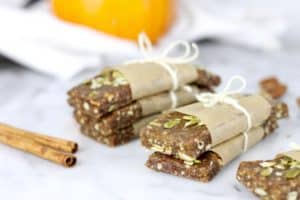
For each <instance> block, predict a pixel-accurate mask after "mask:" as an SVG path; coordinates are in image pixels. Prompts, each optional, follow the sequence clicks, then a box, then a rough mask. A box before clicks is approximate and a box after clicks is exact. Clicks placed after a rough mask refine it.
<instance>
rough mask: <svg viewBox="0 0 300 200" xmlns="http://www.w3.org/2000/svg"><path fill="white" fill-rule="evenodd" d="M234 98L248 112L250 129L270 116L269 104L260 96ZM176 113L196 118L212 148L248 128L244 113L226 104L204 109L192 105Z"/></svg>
mask: <svg viewBox="0 0 300 200" xmlns="http://www.w3.org/2000/svg"><path fill="white" fill-rule="evenodd" d="M235 98H236V99H237V100H238V101H239V104H240V105H241V106H243V107H244V108H245V109H246V110H247V111H248V112H249V114H250V116H251V120H252V127H256V126H259V125H261V124H262V123H263V122H264V121H265V120H266V119H267V118H268V117H269V116H270V115H271V104H270V103H269V102H268V101H267V100H266V99H265V98H264V97H262V96H260V95H251V96H239V97H235ZM176 111H178V112H181V113H183V114H187V115H193V116H196V117H198V118H199V119H200V120H201V121H202V122H203V123H204V124H205V125H206V127H207V128H208V130H209V132H210V134H211V139H212V146H215V145H217V144H220V143H222V142H224V141H225V140H227V139H230V138H233V137H235V136H237V135H238V134H240V133H242V132H244V131H246V130H247V126H248V124H247V118H246V116H245V115H244V113H242V112H241V111H240V110H238V109H237V108H235V107H233V106H231V105H228V104H217V105H215V106H213V107H209V108H205V107H204V106H203V105H202V103H194V104H191V105H188V106H184V107H181V108H179V109H176Z"/></svg>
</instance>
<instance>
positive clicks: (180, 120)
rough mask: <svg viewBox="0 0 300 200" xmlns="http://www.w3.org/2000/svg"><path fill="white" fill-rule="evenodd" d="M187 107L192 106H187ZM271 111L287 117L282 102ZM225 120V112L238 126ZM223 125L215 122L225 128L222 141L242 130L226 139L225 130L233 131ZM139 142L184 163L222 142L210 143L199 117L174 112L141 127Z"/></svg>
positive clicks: (207, 132)
mask: <svg viewBox="0 0 300 200" xmlns="http://www.w3.org/2000/svg"><path fill="white" fill-rule="evenodd" d="M245 98H247V97H245ZM190 107H194V106H193V105H190ZM209 109H210V108H208V110H207V112H204V113H205V114H207V113H208V112H210V110H209ZM274 109H275V110H280V112H279V111H278V112H276V114H277V115H278V116H279V117H280V115H286V114H287V106H286V105H285V104H283V103H281V104H278V105H276V106H273V110H274ZM199 110H200V108H199ZM259 111H260V109H257V112H259ZM215 113H217V112H215ZM214 116H216V117H214ZM214 116H213V117H212V118H213V119H214V118H217V119H220V118H219V116H218V113H217V114H216V115H214ZM241 116H242V117H243V115H238V116H236V118H239V117H241ZM269 116H270V114H268V116H267V117H266V118H264V117H263V118H261V119H264V120H262V121H261V122H260V124H262V123H264V121H265V120H266V119H267V118H268V117H269ZM226 117H227V113H225V115H224V118H225V122H226V120H227V121H228V123H229V125H230V124H232V125H233V126H234V128H235V127H236V124H237V123H234V124H233V121H235V120H236V119H234V118H232V117H229V118H228V119H227V118H226ZM237 121H239V120H237ZM237 121H236V122H237ZM225 122H222V123H219V122H218V123H216V124H217V127H218V128H219V127H221V126H222V127H224V131H223V132H222V131H221V130H220V134H222V136H224V138H221V139H222V140H220V141H221V142H223V141H225V140H227V139H230V138H232V137H234V136H236V135H238V134H239V133H240V132H243V131H244V130H242V129H241V130H240V131H239V132H237V133H236V134H232V133H229V134H227V135H228V137H225V134H223V133H225V131H228V130H232V129H228V128H226V127H225V125H226V124H224V123H225ZM239 122H240V121H239ZM218 124H220V125H218ZM260 124H258V125H260ZM236 130H237V129H234V131H236ZM228 132H229V131H228ZM141 142H142V145H143V146H145V147H146V148H149V149H153V150H156V151H160V152H162V153H165V154H170V155H175V156H177V157H180V158H182V159H185V160H191V159H196V158H197V157H198V156H199V155H201V154H202V153H204V152H206V151H208V150H210V149H211V147H212V146H215V145H217V144H219V143H221V142H219V143H215V144H213V142H212V137H211V131H209V130H208V128H207V126H206V125H205V124H204V123H203V122H202V121H201V120H200V119H199V118H198V117H196V116H191V115H186V114H184V113H181V112H177V111H172V112H168V113H166V114H163V115H161V116H159V117H158V118H157V119H155V120H154V121H152V122H150V123H149V124H148V125H147V126H146V127H145V128H143V129H142V130H141Z"/></svg>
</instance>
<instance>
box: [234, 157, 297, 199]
mask: <svg viewBox="0 0 300 200" xmlns="http://www.w3.org/2000/svg"><path fill="white" fill-rule="evenodd" d="M237 180H238V181H239V182H240V183H242V184H243V185H244V186H245V187H246V188H247V189H248V190H250V191H251V192H253V194H255V195H256V196H257V197H259V198H260V199H270V200H277V199H287V200H299V199H300V161H299V160H295V159H293V158H291V157H288V156H282V157H277V158H275V159H273V160H267V161H262V160H259V161H250V162H242V163H241V164H240V166H239V168H238V171H237Z"/></svg>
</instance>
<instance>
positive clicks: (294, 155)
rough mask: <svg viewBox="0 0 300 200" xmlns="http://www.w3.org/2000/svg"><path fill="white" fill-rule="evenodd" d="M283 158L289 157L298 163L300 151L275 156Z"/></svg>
mask: <svg viewBox="0 0 300 200" xmlns="http://www.w3.org/2000/svg"><path fill="white" fill-rule="evenodd" d="M283 156H287V157H290V158H292V159H294V160H297V161H299V162H300V150H292V151H288V152H284V153H281V154H278V155H277V157H283Z"/></svg>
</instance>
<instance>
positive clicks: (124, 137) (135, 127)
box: [81, 115, 157, 147]
mask: <svg viewBox="0 0 300 200" xmlns="http://www.w3.org/2000/svg"><path fill="white" fill-rule="evenodd" d="M155 117H157V116H156V115H153V116H149V117H145V118H143V119H140V120H139V121H137V122H135V123H134V124H131V125H130V126H128V127H126V128H122V129H115V130H113V131H112V134H111V135H107V136H104V135H101V134H99V132H97V131H95V130H93V127H92V126H90V125H89V124H88V123H84V124H83V125H81V132H82V133H83V134H84V135H87V136H89V137H90V138H92V139H94V140H96V141H98V142H100V143H102V144H106V145H108V146H111V147H114V146H118V145H121V144H125V143H128V142H130V141H132V140H134V139H136V138H138V137H139V132H140V129H141V128H142V127H143V126H145V125H146V124H147V123H149V122H150V121H151V120H153V119H154V118H155Z"/></svg>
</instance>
